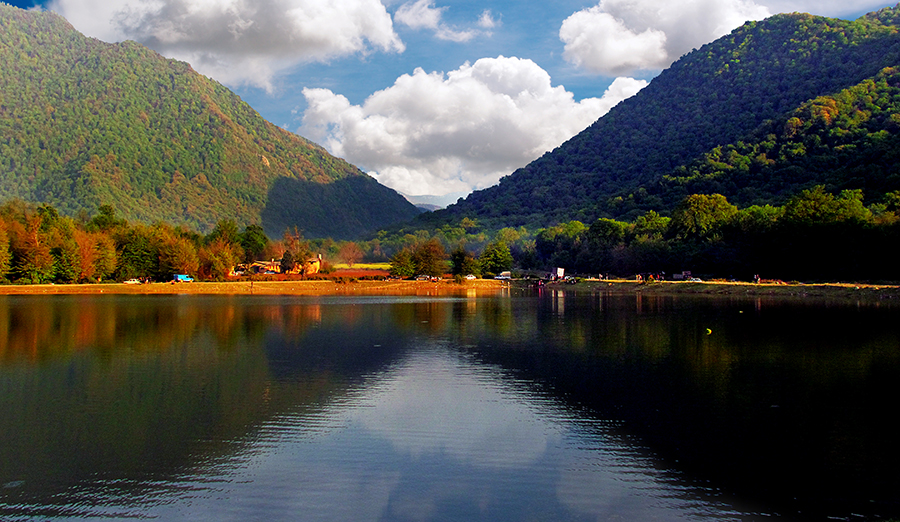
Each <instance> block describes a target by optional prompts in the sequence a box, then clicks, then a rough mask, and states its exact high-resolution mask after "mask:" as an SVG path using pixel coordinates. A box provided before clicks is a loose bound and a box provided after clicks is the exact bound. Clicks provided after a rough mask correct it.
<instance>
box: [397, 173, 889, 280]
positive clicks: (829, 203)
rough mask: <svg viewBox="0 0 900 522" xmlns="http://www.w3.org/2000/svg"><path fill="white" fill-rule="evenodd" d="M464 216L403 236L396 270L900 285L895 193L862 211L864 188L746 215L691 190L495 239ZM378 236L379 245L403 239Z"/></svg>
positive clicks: (815, 194) (816, 192)
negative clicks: (632, 209)
mask: <svg viewBox="0 0 900 522" xmlns="http://www.w3.org/2000/svg"><path fill="white" fill-rule="evenodd" d="M465 219H466V221H467V223H468V224H467V225H465V226H463V225H462V224H461V226H460V227H458V229H459V231H460V232H461V233H460V234H458V235H451V236H450V237H451V238H452V240H451V241H448V236H447V232H448V230H454V227H449V228H448V227H447V226H444V227H442V228H440V229H436V230H434V231H433V232H432V234H433V235H432V236H431V237H430V238H428V237H427V232H425V231H419V232H418V233H417V234H409V233H407V234H406V235H405V237H406V239H407V240H410V239H415V238H419V240H418V241H416V242H413V243H411V244H408V245H406V246H403V247H402V248H401V249H400V250H399V251H398V253H397V254H396V255H395V256H394V257H393V258H392V260H391V266H392V270H393V273H394V274H395V275H399V276H412V275H414V274H426V275H431V274H436V273H437V272H438V271H439V270H438V268H436V267H438V266H441V267H443V270H444V271H443V272H441V273H446V272H447V271H449V272H450V273H452V274H469V273H472V274H475V275H482V276H487V277H490V276H492V275H496V274H498V273H499V272H501V271H503V270H509V268H510V267H515V268H517V269H520V270H522V271H532V272H541V271H544V272H547V271H552V270H553V269H554V268H556V267H562V268H565V269H566V271H567V272H568V273H572V272H575V273H578V274H583V275H592V276H597V275H599V274H603V275H605V276H606V275H616V276H624V277H630V276H633V275H635V274H639V273H655V274H662V273H665V274H674V273H681V272H683V271H691V272H692V273H694V274H702V275H707V276H714V277H722V278H737V279H744V280H750V279H751V278H753V276H755V275H759V276H761V277H763V278H769V279H785V280H831V281H834V280H856V281H863V280H880V281H886V280H890V281H896V280H900V276H898V274H897V273H896V271H895V266H896V259H897V254H900V191H894V192H890V193H887V194H885V195H884V197H883V198H882V201H881V202H878V203H873V204H870V205H869V206H866V205H865V204H864V197H863V193H862V191H861V190H843V191H841V192H839V193H837V194H832V193H830V192H828V191H826V190H825V188H824V187H823V186H815V187H813V188H810V189H807V190H803V191H801V192H800V193H799V194H798V195H796V196H794V197H792V198H790V199H789V200H788V201H787V202H786V203H785V204H784V205H782V206H772V205H752V206H749V207H745V208H742V209H739V208H738V207H737V206H735V205H733V204H732V203H730V202H729V201H728V200H727V198H726V197H725V196H723V195H721V194H691V195H689V196H686V197H684V199H683V200H682V201H681V203H680V204H679V205H678V206H677V207H676V208H675V209H674V210H673V211H672V212H671V215H670V216H664V215H661V214H660V213H658V212H656V211H653V210H651V211H647V212H646V213H644V214H643V215H641V216H638V217H637V218H636V219H634V220H633V221H619V220H615V219H609V218H600V219H597V220H596V221H594V222H592V223H590V224H585V223H582V222H581V221H577V220H573V221H567V222H563V223H559V224H557V225H554V226H550V227H546V228H541V229H538V230H536V231H535V232H533V233H531V232H529V231H528V230H527V229H525V228H521V227H520V228H519V229H511V228H506V229H502V230H500V231H498V232H497V233H496V234H494V235H493V236H489V235H487V234H485V233H484V232H478V227H477V225H475V220H474V219H471V218H465ZM466 227H468V228H466ZM382 239H383V240H384V243H383V245H387V244H390V243H392V241H393V242H396V241H398V240H400V238H399V237H397V236H395V237H393V239H392V238H390V237H383V238H382ZM445 247H446V249H445ZM447 250H450V254H449V255H448V254H446V251H447ZM448 258H449V263H448ZM434 259H440V260H441V262H442V263H443V265H440V264H439V263H438V262H436V261H434Z"/></svg>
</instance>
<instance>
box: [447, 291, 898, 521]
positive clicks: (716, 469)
mask: <svg viewBox="0 0 900 522" xmlns="http://www.w3.org/2000/svg"><path fill="white" fill-rule="evenodd" d="M572 297H573V298H570V296H569V295H568V294H567V295H566V296H565V299H564V307H563V306H560V305H561V303H560V299H559V296H558V295H555V296H548V297H546V298H543V299H539V300H533V301H531V302H529V301H521V302H516V301H515V300H513V306H514V309H513V311H512V316H513V317H514V321H515V323H516V325H517V327H518V328H517V332H516V334H515V335H510V334H508V333H507V332H506V331H505V330H504V329H503V328H497V329H491V327H490V325H491V324H492V323H491V321H490V320H483V324H484V326H485V329H486V331H487V333H486V337H487V338H485V337H481V338H478V337H477V336H474V335H473V336H471V337H469V338H465V341H464V342H465V343H466V344H468V345H474V346H477V347H478V348H477V356H478V357H479V358H480V359H482V360H484V361H485V362H489V363H494V364H501V365H502V366H504V367H505V368H507V369H514V370H515V371H517V372H522V374H523V375H526V376H529V377H531V378H534V379H536V380H538V381H539V382H546V383H549V384H550V386H549V389H551V390H553V391H554V393H557V394H559V396H560V398H561V400H563V401H567V402H571V403H573V404H575V405H577V406H578V407H585V406H587V407H589V408H590V410H591V411H594V412H596V414H597V415H599V416H601V417H602V418H604V419H606V418H609V419H613V420H621V421H623V422H624V426H625V427H626V429H629V430H632V431H633V432H635V433H637V434H638V435H640V436H641V438H642V439H643V440H644V441H646V442H647V443H648V444H650V445H651V446H652V447H653V449H654V451H656V452H658V454H660V455H662V456H664V457H671V458H673V459H678V460H679V462H681V463H682V464H681V465H682V466H683V467H684V468H685V469H690V470H691V471H693V472H697V471H700V472H701V475H702V476H704V477H707V478H709V477H715V478H716V479H717V480H719V481H720V483H721V484H730V485H732V486H734V487H736V488H738V489H739V490H740V491H742V492H743V493H744V494H745V495H748V496H749V497H753V496H756V495H762V496H768V497H778V498H769V499H768V501H769V502H770V503H771V501H775V502H788V503H796V502H806V504H805V509H811V508H810V506H811V505H814V506H815V507H814V509H815V510H820V511H816V512H817V513H820V514H821V513H822V512H823V511H821V510H828V509H831V507H830V504H829V503H830V502H831V501H832V500H833V499H837V498H848V497H849V498H853V496H854V495H856V496H857V498H863V497H864V498H866V499H869V498H882V499H893V501H896V500H897V499H898V497H897V494H896V491H898V490H900V481H898V479H897V478H896V468H897V467H898V466H900V452H898V451H897V450H896V444H895V442H894V440H893V435H892V430H891V429H889V428H887V421H886V420H885V413H886V412H889V411H893V409H894V408H895V404H896V400H897V399H898V394H897V392H896V386H895V385H894V384H895V381H896V375H897V372H898V371H900V352H898V350H897V347H898V346H900V333H898V331H897V330H896V329H891V328H890V327H889V325H892V324H893V323H894V322H895V321H896V317H895V316H894V315H892V314H896V310H890V309H879V308H876V307H872V308H869V309H860V310H858V309H856V308H855V307H850V306H836V305H833V304H828V303H824V302H816V303H812V302H810V303H806V304H803V303H784V302H783V301H772V302H764V303H757V304H754V302H752V301H750V300H741V299H733V298H731V299H729V298H704V297H700V298H690V297H678V298H672V297H660V296H653V297H651V296H644V297H636V296H603V295H594V296H579V297H578V298H574V296H572ZM779 303H781V304H779ZM707 329H709V331H708V330H707ZM476 330H477V329H474V328H467V329H466V330H465V332H474V331H476ZM492 337H493V338H494V339H495V340H494V341H492V340H490V339H491V338H492ZM781 495H784V496H781ZM797 499H800V500H797ZM810 499H814V500H810ZM862 507H865V506H856V507H855V508H862ZM871 507H872V506H871V505H869V507H868V508H866V509H871ZM788 509H791V508H790V507H789V508H788ZM842 509H843V508H842ZM838 512H840V511H838Z"/></svg>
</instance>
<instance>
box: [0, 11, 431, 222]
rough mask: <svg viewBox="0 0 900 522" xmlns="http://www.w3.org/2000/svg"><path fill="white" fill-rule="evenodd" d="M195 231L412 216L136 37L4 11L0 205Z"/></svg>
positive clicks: (409, 208) (0, 27) (360, 176)
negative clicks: (118, 38)
mask: <svg viewBox="0 0 900 522" xmlns="http://www.w3.org/2000/svg"><path fill="white" fill-rule="evenodd" d="M10 198H21V199H24V200H26V201H34V202H41V203H49V204H51V205H53V206H54V207H56V208H57V209H59V210H60V211H61V212H64V213H66V214H69V215H76V214H78V213H79V212H81V211H85V212H87V213H88V214H93V213H94V212H95V211H96V209H97V208H98V207H99V206H100V205H103V204H111V205H114V206H115V207H116V209H117V210H118V213H119V215H120V216H122V217H123V218H126V219H128V220H139V221H145V222H151V221H156V220H164V221H167V222H169V223H172V224H185V225H188V226H191V227H194V228H197V229H199V230H201V231H208V230H210V229H211V228H212V227H213V226H214V225H215V224H216V223H217V222H218V221H220V220H222V219H231V220H235V221H237V222H239V223H244V224H250V223H257V224H261V225H262V226H263V227H264V228H265V230H266V232H267V233H268V234H270V235H271V236H273V237H274V236H280V235H281V234H282V233H283V232H284V230H285V228H286V227H294V226H296V227H298V228H299V229H300V230H303V231H304V232H305V234H306V235H307V237H325V236H331V237H334V238H349V237H353V236H356V235H359V234H362V233H365V232H367V231H371V230H377V229H378V228H380V227H384V226H387V225H389V224H391V223H394V222H397V221H402V220H407V219H410V218H412V217H413V216H415V215H417V214H418V210H417V209H416V208H415V207H414V206H413V205H412V204H410V203H408V202H407V201H406V200H405V199H404V198H403V197H402V196H400V195H399V194H397V193H396V192H394V191H393V190H391V189H389V188H387V187H384V186H382V185H380V184H378V183H377V182H376V181H375V180H374V179H372V178H371V177H369V176H367V175H366V174H364V173H363V172H361V171H360V170H359V169H357V168H356V167H354V166H352V165H350V164H349V163H347V162H345V161H343V160H341V159H338V158H335V157H333V156H331V155H329V154H328V153H327V152H326V151H325V150H324V149H323V148H321V147H319V146H317V145H315V144H313V143H311V142H309V141H307V140H305V139H303V138H301V137H299V136H296V135H294V134H292V133H289V132H287V131H285V130H283V129H281V128H278V127H276V126H275V125H272V124H270V123H269V122H267V121H265V120H263V119H262V117H260V116H259V114H258V113H256V111H254V110H253V109H252V108H250V106H249V105H247V104H246V103H244V102H243V101H242V100H241V99H240V98H239V97H238V96H236V95H235V94H233V93H232V92H230V91H229V90H228V89H226V88H225V87H223V86H222V85H220V84H218V83H216V82H215V81H212V80H210V79H209V78H206V77H204V76H202V75H200V74H197V73H196V72H194V71H193V70H192V69H191V67H190V66H189V65H188V64H186V63H182V62H177V61H173V60H167V59H165V58H163V57H162V56H160V55H158V54H157V53H155V52H153V51H151V50H149V49H147V48H145V47H143V46H141V45H139V44H137V43H134V42H123V43H120V44H108V43H104V42H101V41H99V40H96V39H92V38H86V37H84V36H83V35H82V34H80V33H78V32H77V31H76V30H75V29H74V28H73V27H72V26H71V25H69V23H68V22H66V20H65V19H63V18H62V17H60V16H58V15H56V14H54V13H50V12H36V11H24V10H21V9H17V8H15V7H11V6H9V5H6V4H2V3H0V200H8V199H10Z"/></svg>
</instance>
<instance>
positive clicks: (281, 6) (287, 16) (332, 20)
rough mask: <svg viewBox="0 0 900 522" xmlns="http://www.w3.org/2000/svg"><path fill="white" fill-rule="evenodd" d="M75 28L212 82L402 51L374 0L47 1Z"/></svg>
mask: <svg viewBox="0 0 900 522" xmlns="http://www.w3.org/2000/svg"><path fill="white" fill-rule="evenodd" d="M49 7H50V8H51V9H52V10H54V11H56V12H58V13H60V14H62V15H63V16H65V17H66V18H67V19H68V20H69V21H70V22H71V23H72V24H73V25H74V26H75V27H76V28H77V29H79V30H80V31H82V32H83V33H85V34H88V35H89V36H94V37H96V38H100V39H102V40H106V41H119V40H125V39H130V40H135V41H137V42H140V43H142V44H145V45H147V46H148V47H150V48H152V49H154V50H156V51H158V52H160V53H161V54H164V55H166V56H169V57H174V58H178V59H181V60H185V61H187V62H190V63H191V65H193V67H194V68H195V69H197V70H198V71H200V72H203V73H204V74H207V75H209V76H213V77H215V78H216V79H217V80H219V81H222V82H225V83H230V84H241V83H249V84H253V85H257V86H261V87H267V88H268V87H270V82H271V80H272V78H273V77H274V76H275V75H276V74H277V73H279V72H282V71H285V70H288V69H290V68H292V67H294V66H296V65H298V64H300V63H304V62H311V61H325V60H329V59H331V58H335V57H339V56H346V55H350V54H356V53H362V54H364V53H367V52H371V51H372V50H373V49H375V50H380V51H385V52H394V51H398V52H399V51H403V50H404V45H403V43H402V42H401V41H400V38H399V37H398V36H397V34H396V33H395V32H394V29H393V22H392V20H391V16H390V14H388V12H387V10H386V9H385V7H384V5H383V4H382V3H381V2H380V1H379V0H330V1H328V2H322V1H320V0H224V1H223V0H126V1H124V2H109V1H108V0H53V1H52V2H51V4H49Z"/></svg>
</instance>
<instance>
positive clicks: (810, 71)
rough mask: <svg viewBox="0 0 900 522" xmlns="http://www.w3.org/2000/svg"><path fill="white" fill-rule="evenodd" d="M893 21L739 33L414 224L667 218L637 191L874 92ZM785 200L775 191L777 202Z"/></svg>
mask: <svg viewBox="0 0 900 522" xmlns="http://www.w3.org/2000/svg"><path fill="white" fill-rule="evenodd" d="M898 18H900V6H898V8H894V9H885V10H882V11H879V12H877V13H872V14H870V15H867V16H865V17H862V18H860V19H859V20H855V21H845V20H837V19H829V18H823V17H815V16H811V15H806V14H796V13H795V14H789V15H777V16H773V17H771V18H769V19H766V20H764V21H761V22H748V23H746V24H745V25H743V26H742V27H740V28H738V29H736V30H735V31H733V32H732V33H731V34H729V35H727V36H725V37H723V38H720V39H719V40H716V41H715V42H712V43H710V44H707V45H705V46H703V47H702V48H700V49H699V50H695V51H693V52H691V53H689V54H687V55H685V56H684V57H682V58H681V59H679V60H678V61H676V62H675V63H674V64H673V65H672V66H671V67H670V68H669V69H667V70H665V71H663V72H662V73H661V74H660V75H659V76H658V77H657V78H655V79H654V80H653V81H652V82H651V83H650V85H649V86H647V87H646V88H645V89H643V90H642V91H641V92H639V93H638V94H637V95H635V96H634V97H632V98H630V99H628V100H625V101H624V102H622V103H620V104H619V105H618V106H616V107H614V108H613V109H612V110H611V111H610V112H609V113H608V114H607V115H606V116H604V117H602V118H600V119H599V120H598V121H596V122H595V123H594V124H593V125H591V126H590V127H589V128H587V129H586V130H584V131H583V132H581V133H580V134H578V135H576V136H575V137H574V138H572V139H571V140H569V141H567V142H566V143H564V144H563V145H561V146H560V147H558V148H557V149H555V150H553V151H552V152H549V153H547V154H545V155H544V156H542V157H541V158H539V159H537V160H535V161H534V162H532V163H531V164H529V165H528V166H526V167H524V168H521V169H519V170H517V171H515V172H514V173H512V174H511V175H509V176H507V177H505V178H503V179H502V180H501V182H500V183H499V184H498V185H496V186H494V187H490V188H488V189H485V190H482V191H478V192H474V193H473V194H471V195H470V196H469V197H467V198H466V199H465V200H463V201H462V202H459V203H457V204H455V205H452V206H450V207H448V208H447V209H445V210H444V211H439V212H435V213H432V214H429V215H423V216H421V217H420V218H419V219H418V220H417V222H416V225H418V226H435V225H439V224H441V223H455V222H458V221H459V220H460V219H462V218H463V217H471V218H477V219H478V221H479V223H480V224H481V225H482V226H484V227H485V228H488V229H491V228H494V229H496V228H500V227H504V226H519V225H526V226H529V227H541V226H547V225H549V224H553V223H559V222H565V221H568V220H573V219H577V220H581V221H583V222H586V223H587V222H591V221H593V220H596V219H597V218H599V217H613V218H618V219H633V218H635V217H636V216H639V215H641V214H643V212H645V211H646V210H648V209H655V210H658V211H662V212H667V211H669V210H671V209H672V208H674V206H675V205H676V204H677V203H678V201H679V200H680V199H681V198H682V197H683V195H684V193H685V192H684V191H683V190H680V189H679V190H662V189H660V190H657V191H656V193H653V192H652V191H649V190H648V189H647V188H646V187H650V186H652V185H654V184H658V183H660V182H661V180H662V179H663V177H664V176H672V175H673V174H674V173H675V172H676V169H678V168H679V167H680V166H684V165H687V164H689V163H691V162H692V161H695V160H696V158H698V157H700V156H701V155H703V154H704V153H710V151H714V149H715V148H716V147H720V146H723V145H727V144H731V143H738V142H739V141H740V140H742V139H744V138H745V137H748V136H750V135H751V133H753V132H754V131H757V130H758V129H759V128H760V127H761V126H763V125H765V124H767V122H772V121H775V120H778V119H779V118H783V117H784V115H786V114H788V113H790V112H791V111H794V110H797V109H798V108H799V107H801V105H803V104H804V103H805V102H808V101H809V100H812V99H814V98H817V97H820V96H826V95H832V94H835V93H839V92H841V91H842V90H844V89H849V88H851V87H853V86H855V85H858V84H860V83H861V82H864V81H867V80H870V79H871V81H875V80H874V79H875V78H876V76H877V75H878V74H879V73H880V72H881V71H882V70H883V69H884V68H886V67H891V66H894V65H900V34H898V30H897V27H896V26H895V25H894V24H895V23H896V22H897V20H898ZM884 130H885V131H886V132H892V131H893V127H890V126H888V127H886V128H885V129H884ZM848 150H849V149H848ZM847 172H848V173H849V174H848V175H850V176H851V177H853V176H856V174H852V173H850V171H847ZM856 172H857V173H858V171H856ZM825 175H826V176H828V175H830V173H828V174H825ZM677 176H678V175H677V174H676V177H677ZM812 177H815V176H810V178H812ZM806 182H808V183H806ZM806 182H805V183H804V184H796V185H795V186H791V187H790V190H791V191H794V190H799V189H800V188H804V187H808V186H810V184H815V183H827V184H832V185H835V186H840V187H842V188H866V189H871V188H873V187H871V186H870V185H868V184H863V185H864V186H857V185H859V183H857V182H853V181H852V180H849V179H848V180H845V181H840V182H838V181H835V180H833V179H832V180H830V181H824V180H823V181H818V179H808V180H806ZM682 188H683V187H682ZM743 188H746V187H743ZM877 190H881V189H880V188H877V189H876V191H877ZM793 193H796V192H793ZM743 194H744V196H745V202H746V203H763V202H765V198H763V197H760V198H756V197H755V196H754V195H753V193H752V187H751V188H750V190H745V191H744V192H743ZM771 195H772V194H770V196H771ZM789 195H790V194H788V193H787V192H786V191H779V193H778V194H775V197H777V198H784V197H786V196H789ZM867 196H868V197H875V198H877V197H878V196H879V194H878V193H871V192H870V193H867Z"/></svg>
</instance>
